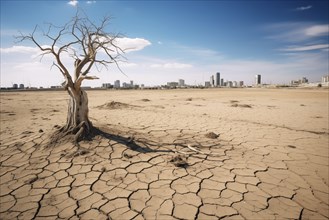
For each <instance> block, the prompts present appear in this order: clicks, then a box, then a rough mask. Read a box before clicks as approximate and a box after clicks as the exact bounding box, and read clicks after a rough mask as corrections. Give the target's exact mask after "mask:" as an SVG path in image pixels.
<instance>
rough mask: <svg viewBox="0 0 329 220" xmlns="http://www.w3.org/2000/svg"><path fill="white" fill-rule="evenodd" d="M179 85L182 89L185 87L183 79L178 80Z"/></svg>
mask: <svg viewBox="0 0 329 220" xmlns="http://www.w3.org/2000/svg"><path fill="white" fill-rule="evenodd" d="M178 85H179V86H180V87H183V86H185V81H184V80H183V79H179V80H178Z"/></svg>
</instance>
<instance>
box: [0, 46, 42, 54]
mask: <svg viewBox="0 0 329 220" xmlns="http://www.w3.org/2000/svg"><path fill="white" fill-rule="evenodd" d="M0 52H1V53H37V52H39V49H38V48H36V47H27V46H13V47H8V48H0Z"/></svg>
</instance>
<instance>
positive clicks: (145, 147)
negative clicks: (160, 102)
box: [91, 127, 174, 153]
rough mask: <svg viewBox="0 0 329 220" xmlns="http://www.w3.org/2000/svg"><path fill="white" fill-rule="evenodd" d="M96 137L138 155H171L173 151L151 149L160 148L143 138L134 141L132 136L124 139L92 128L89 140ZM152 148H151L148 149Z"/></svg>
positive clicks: (104, 130) (118, 135)
mask: <svg viewBox="0 0 329 220" xmlns="http://www.w3.org/2000/svg"><path fill="white" fill-rule="evenodd" d="M96 136H101V137H103V138H105V139H108V140H112V141H115V142H117V143H120V144H123V145H125V146H127V147H128V148H129V149H130V150H133V151H137V152H139V153H173V152H174V151H173V150H161V149H152V148H156V147H159V146H161V144H158V143H156V142H153V141H151V140H147V139H145V138H138V140H137V141H136V140H135V137H134V136H128V137H124V136H122V135H120V134H115V133H114V132H113V133H112V132H107V131H106V129H102V130H101V129H100V128H96V127H94V132H93V135H92V137H91V138H94V137H96ZM150 147H152V148H150Z"/></svg>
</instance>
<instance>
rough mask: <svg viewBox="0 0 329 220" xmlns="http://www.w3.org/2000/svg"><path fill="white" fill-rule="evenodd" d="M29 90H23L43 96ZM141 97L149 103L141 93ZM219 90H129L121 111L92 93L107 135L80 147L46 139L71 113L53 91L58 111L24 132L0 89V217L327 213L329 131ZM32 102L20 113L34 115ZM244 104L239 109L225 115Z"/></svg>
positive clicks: (253, 216) (95, 115)
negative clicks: (135, 92)
mask: <svg viewBox="0 0 329 220" xmlns="http://www.w3.org/2000/svg"><path fill="white" fill-rule="evenodd" d="M34 95H35V94H30V95H28V96H31V97H29V98H26V99H27V100H35V99H37V98H36V97H39V96H34ZM93 95H96V94H93V93H92V94H91V96H93ZM98 95H99V94H97V97H99V96H98ZM131 95H132V96H133V94H131ZM138 95H139V96H138V97H140V94H138ZM145 95H146V97H147V98H148V100H149V101H148V102H142V101H140V100H141V99H142V98H145V97H144V96H145ZM192 95H193V94H192ZM212 95H213V94H208V93H205V92H204V93H203V94H199V93H198V95H197V97H193V98H192V99H189V100H187V99H186V98H187V97H188V96H191V93H190V92H186V93H183V94H179V95H178V97H177V96H176V93H173V94H172V93H169V94H167V93H165V94H164V96H162V98H163V99H164V100H162V101H158V102H156V101H154V100H155V97H154V96H152V95H150V94H148V93H146V94H145V93H143V97H141V98H137V95H135V96H136V97H134V98H131V97H132V96H129V98H131V99H134V100H136V101H130V99H127V98H126V97H123V96H122V97H119V98H118V100H116V101H117V102H118V103H119V102H120V103H129V105H130V106H133V107H129V106H128V104H127V106H128V107H127V106H126V105H122V104H121V105H120V108H115V109H106V108H99V106H103V107H104V106H105V107H106V105H105V104H106V103H108V102H107V100H103V99H102V100H98V101H97V98H96V102H95V103H91V117H92V118H93V120H94V124H95V125H96V126H98V127H99V128H100V129H101V130H102V131H103V132H104V133H103V135H99V136H96V137H94V140H93V141H90V142H81V143H80V146H79V147H78V146H74V145H73V144H70V143H68V144H64V145H60V146H57V147H55V148H48V147H47V146H46V145H45V143H46V141H47V140H48V135H49V134H50V133H51V132H52V131H53V130H55V129H56V128H53V125H54V124H51V123H50V122H53V121H58V120H62V121H65V115H60V114H59V113H58V115H56V114H57V111H52V110H51V109H53V108H54V106H56V105H57V103H58V100H56V101H53V102H52V101H48V102H47V103H48V104H49V106H48V105H47V106H48V107H44V108H42V106H46V105H45V103H39V105H40V109H46V110H44V111H48V112H49V111H52V112H56V114H54V115H53V116H49V114H47V113H46V112H41V113H39V114H38V115H34V116H31V117H35V118H37V117H38V118H39V119H40V120H39V121H37V120H36V119H35V121H34V122H35V123H36V125H38V126H39V127H38V126H37V127H36V126H34V127H33V128H32V127H31V126H29V123H27V124H26V125H22V127H21V129H23V130H24V129H25V131H22V130H21V131H20V132H18V130H15V129H14V128H13V127H11V126H10V121H9V120H8V118H10V117H11V116H8V113H4V112H9V110H8V109H7V108H9V107H8V106H9V104H8V101H7V102H4V101H3V100H4V99H3V98H2V100H1V101H2V104H5V105H4V108H3V109H1V110H2V114H1V115H2V116H3V115H4V114H7V116H6V118H5V119H4V118H3V119H2V121H1V123H2V124H3V125H4V126H6V129H7V130H5V129H1V145H0V165H1V169H0V218H1V219H15V218H18V219H328V218H329V178H328V167H329V159H328V131H327V130H324V129H323V128H322V127H321V126H320V125H323V124H321V123H318V125H314V124H312V125H310V126H304V127H303V126H299V127H294V126H292V124H291V123H290V124H289V123H288V122H289V120H291V118H287V115H288V116H289V115H290V114H287V115H286V118H284V117H283V116H284V115H283V116H282V115H280V116H281V119H282V120H283V122H284V124H280V123H273V121H271V120H272V119H271V118H272V117H274V116H279V115H278V111H280V109H281V110H282V109H283V108H285V107H286V103H283V104H282V103H281V102H279V101H277V102H275V101H274V104H275V108H274V107H271V108H270V107H269V106H268V105H264V104H260V103H262V100H257V98H256V100H254V101H252V100H249V101H248V100H240V101H239V103H240V102H241V103H242V104H244V103H247V104H248V106H250V107H248V108H244V107H241V108H239V106H233V107H232V106H231V104H232V101H231V102H230V100H229V99H226V100H225V99H223V98H221V97H219V98H218V100H217V101H218V102H217V104H216V105H217V107H215V106H213V105H212V104H211V103H213V101H214V100H210V101H209V103H207V102H208V101H207V97H208V96H212ZM296 96H297V97H299V94H297V95H296ZM13 99H14V100H15V97H12V100H13ZM40 99H41V98H40ZM12 100H11V101H12ZM198 100H199V101H198ZM303 100H304V99H303ZM312 100H314V99H312ZM31 102H32V101H31ZM236 102H237V101H234V103H236ZM6 103H7V104H8V106H7V105H6ZM52 103H54V104H52ZM55 103H56V105H55ZM104 103H105V104H104ZM280 103H281V104H280ZM287 103H289V100H287ZM30 104H31V103H30ZM272 104H273V102H272ZM36 105H38V104H35V103H34V104H31V106H29V105H26V109H25V110H21V111H26V112H31V111H30V110H31V108H32V107H33V108H36ZM305 105H306V107H307V106H309V105H317V104H316V103H313V101H310V100H304V101H303V106H302V105H300V103H298V104H296V106H295V107H296V110H294V112H298V111H299V110H298V108H300V109H301V110H300V111H302V110H303V109H305ZM136 106H137V107H136ZM177 106H180V107H179V108H178V107H177ZM183 106H185V107H183ZM271 106H272V105H271ZM319 106H320V104H319ZM11 107H12V108H11V109H14V110H13V113H12V114H15V108H14V107H15V106H11ZM124 107H127V108H124ZM61 108H62V107H57V108H55V109H56V110H58V112H60V111H62V109H61ZM63 108H64V107H63ZM273 108H274V109H273ZM218 109H221V110H218ZM257 109H258V110H257ZM260 109H262V110H263V111H265V109H266V111H267V113H263V115H261V114H259V115H260V116H261V117H265V116H264V115H267V114H268V115H269V116H268V121H267V120H263V118H261V119H257V118H253V120H250V118H248V117H247V116H250V115H253V114H255V112H256V113H260ZM276 109H277V110H276ZM315 109H316V108H315ZM17 111H18V112H19V110H17ZM93 111H94V113H92V112H93ZM217 111H219V113H216V112H217ZM285 111H288V112H289V108H288V110H287V109H285ZM240 112H241V114H242V116H244V118H239V117H242V116H241V114H240V116H239V117H238V118H236V117H231V115H230V114H233V115H234V114H237V113H240ZM322 112H323V111H322ZM322 112H321V111H320V112H312V113H310V117H309V118H308V119H304V122H307V121H308V120H310V121H311V120H315V119H314V118H312V119H310V118H311V117H313V113H314V114H315V115H316V116H317V117H321V118H318V119H320V120H323V119H325V120H328V119H327V118H325V117H326V116H325V115H324V114H321V113H322ZM324 112H325V111H324ZM23 113H24V112H22V113H21V114H23ZM18 115H20V113H18ZM291 115H293V113H291ZM44 117H48V118H49V120H48V121H45V120H43V119H42V118H44ZM292 117H294V116H292ZM314 117H315V116H314ZM108 118H111V120H109V119H108ZM15 120H18V119H16V118H15V119H14V120H13V122H12V123H13V124H15ZM28 120H29V118H28V117H27V118H26V121H27V122H28ZM285 120H286V121H285ZM301 120H303V119H301ZM49 121H50V122H49ZM57 123H58V122H57ZM40 129H41V130H40ZM9 134H10V135H9ZM14 134H16V135H14ZM217 135H219V136H217Z"/></svg>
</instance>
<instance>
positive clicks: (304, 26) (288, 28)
mask: <svg viewBox="0 0 329 220" xmlns="http://www.w3.org/2000/svg"><path fill="white" fill-rule="evenodd" d="M265 29H266V30H267V31H269V32H271V35H270V36H268V38H269V39H274V40H278V41H283V42H302V41H306V40H312V39H314V38H317V37H321V36H328V35H329V25H328V24H314V23H307V22H284V23H276V24H272V25H269V26H267V27H265Z"/></svg>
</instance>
